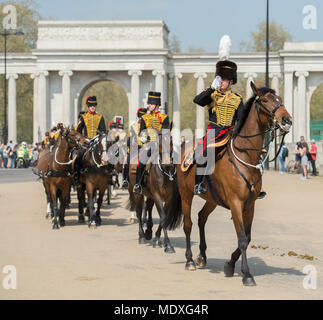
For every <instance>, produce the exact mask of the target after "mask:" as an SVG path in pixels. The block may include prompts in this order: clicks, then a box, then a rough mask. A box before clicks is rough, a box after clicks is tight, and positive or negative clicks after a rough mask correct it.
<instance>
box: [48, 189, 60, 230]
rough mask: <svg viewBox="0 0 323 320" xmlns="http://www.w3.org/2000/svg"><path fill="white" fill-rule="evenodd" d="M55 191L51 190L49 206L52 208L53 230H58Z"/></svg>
mask: <svg viewBox="0 0 323 320" xmlns="http://www.w3.org/2000/svg"><path fill="white" fill-rule="evenodd" d="M56 193H57V191H56V188H55V187H52V188H51V196H50V198H51V206H52V211H53V214H54V217H53V230H58V229H59V225H58V221H57V214H58V208H57V194H56Z"/></svg>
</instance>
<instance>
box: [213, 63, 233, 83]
mask: <svg viewBox="0 0 323 320" xmlns="http://www.w3.org/2000/svg"><path fill="white" fill-rule="evenodd" d="M237 69H238V67H237V65H236V64H235V63H234V62H232V61H229V60H224V61H219V62H218V63H217V64H216V74H215V75H216V76H220V77H221V78H222V79H228V80H233V84H236V83H237Z"/></svg>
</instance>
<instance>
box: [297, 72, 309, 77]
mask: <svg viewBox="0 0 323 320" xmlns="http://www.w3.org/2000/svg"><path fill="white" fill-rule="evenodd" d="M295 76H296V77H301V76H304V77H305V78H306V77H308V76H309V73H308V72H307V71H296V72H295Z"/></svg>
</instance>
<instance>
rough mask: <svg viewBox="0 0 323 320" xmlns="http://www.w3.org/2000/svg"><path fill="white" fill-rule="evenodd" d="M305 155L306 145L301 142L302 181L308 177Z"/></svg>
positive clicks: (306, 151)
mask: <svg viewBox="0 0 323 320" xmlns="http://www.w3.org/2000/svg"><path fill="white" fill-rule="evenodd" d="M307 153H308V145H307V143H306V142H305V141H304V142H302V148H301V150H300V155H301V166H302V171H303V174H302V177H301V179H302V180H306V179H308V176H307V165H308V158H307Z"/></svg>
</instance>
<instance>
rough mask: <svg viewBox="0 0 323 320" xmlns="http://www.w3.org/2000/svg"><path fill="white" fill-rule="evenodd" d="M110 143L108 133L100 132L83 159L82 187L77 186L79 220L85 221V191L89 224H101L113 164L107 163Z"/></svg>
mask: <svg viewBox="0 0 323 320" xmlns="http://www.w3.org/2000/svg"><path fill="white" fill-rule="evenodd" d="M110 144H111V143H109V141H108V139H107V135H106V134H104V133H103V134H102V133H100V134H99V135H98V136H96V137H94V138H93V139H92V140H91V142H90V146H89V147H88V148H87V150H86V152H85V154H84V156H83V160H82V169H81V175H80V182H81V184H82V186H81V187H79V188H77V196H78V201H79V222H80V223H82V222H84V221H85V218H84V206H85V191H86V193H87V197H88V202H87V209H88V212H89V221H88V226H89V228H91V227H98V226H100V225H101V214H100V210H101V206H102V202H103V197H104V193H105V191H106V189H107V187H108V184H109V183H110V180H111V173H112V170H113V166H112V165H110V164H107V161H108V154H107V152H108V147H109V145H110ZM96 191H99V197H98V198H97V210H96V212H94V198H95V195H96Z"/></svg>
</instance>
